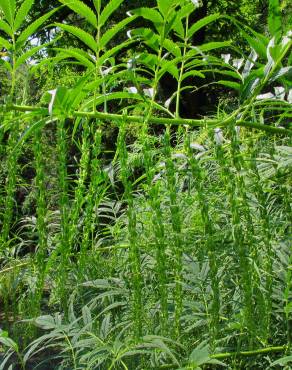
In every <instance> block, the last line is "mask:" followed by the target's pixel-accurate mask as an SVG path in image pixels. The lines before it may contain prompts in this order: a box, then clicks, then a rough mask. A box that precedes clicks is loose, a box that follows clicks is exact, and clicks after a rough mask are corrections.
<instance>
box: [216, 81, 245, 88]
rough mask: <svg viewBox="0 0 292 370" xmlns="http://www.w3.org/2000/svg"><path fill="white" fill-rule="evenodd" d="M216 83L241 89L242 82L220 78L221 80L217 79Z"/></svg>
mask: <svg viewBox="0 0 292 370" xmlns="http://www.w3.org/2000/svg"><path fill="white" fill-rule="evenodd" d="M216 83H217V84H219V85H223V86H226V87H231V88H232V89H235V90H240V84H239V83H238V82H234V81H225V80H220V81H217V82H216Z"/></svg>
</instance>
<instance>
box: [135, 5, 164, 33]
mask: <svg viewBox="0 0 292 370" xmlns="http://www.w3.org/2000/svg"><path fill="white" fill-rule="evenodd" d="M131 13H133V14H137V15H139V16H141V17H143V18H144V19H147V20H148V21H151V22H153V23H154V25H155V26H156V28H157V29H161V26H162V25H163V22H164V21H163V18H162V17H161V15H160V14H159V13H158V11H156V10H155V9H151V8H138V9H135V10H132V11H131Z"/></svg>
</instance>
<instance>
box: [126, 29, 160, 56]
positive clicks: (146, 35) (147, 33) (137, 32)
mask: <svg viewBox="0 0 292 370" xmlns="http://www.w3.org/2000/svg"><path fill="white" fill-rule="evenodd" d="M131 36H138V37H140V38H142V39H143V40H144V42H145V44H146V45H148V46H149V47H151V48H152V49H153V50H155V51H157V50H158V49H159V39H160V38H159V35H157V34H156V33H155V32H153V31H152V30H151V29H150V28H135V29H134V30H132V31H131Z"/></svg>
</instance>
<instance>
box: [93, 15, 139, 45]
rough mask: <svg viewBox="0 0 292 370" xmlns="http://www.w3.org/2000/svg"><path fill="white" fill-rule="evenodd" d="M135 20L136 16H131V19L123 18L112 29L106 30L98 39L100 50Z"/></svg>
mask: <svg viewBox="0 0 292 370" xmlns="http://www.w3.org/2000/svg"><path fill="white" fill-rule="evenodd" d="M136 18H137V16H132V17H128V18H125V19H123V20H122V21H121V22H119V23H117V24H115V25H114V26H113V27H112V28H110V29H109V30H107V31H106V32H105V33H104V34H103V36H102V37H101V39H100V42H99V47H100V49H103V48H105V47H106V45H107V44H108V42H109V41H110V40H111V39H112V38H113V37H114V36H116V35H117V33H118V32H120V31H121V30H122V29H123V28H124V27H125V26H126V25H127V24H129V23H130V22H132V21H133V20H134V19H136Z"/></svg>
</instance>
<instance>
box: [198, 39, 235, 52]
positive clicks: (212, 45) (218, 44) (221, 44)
mask: <svg viewBox="0 0 292 370" xmlns="http://www.w3.org/2000/svg"><path fill="white" fill-rule="evenodd" d="M230 45H231V41H212V42H207V43H206V44H203V45H198V46H196V47H195V49H198V50H200V51H204V52H206V51H210V50H215V49H220V48H225V47H228V46H230Z"/></svg>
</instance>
